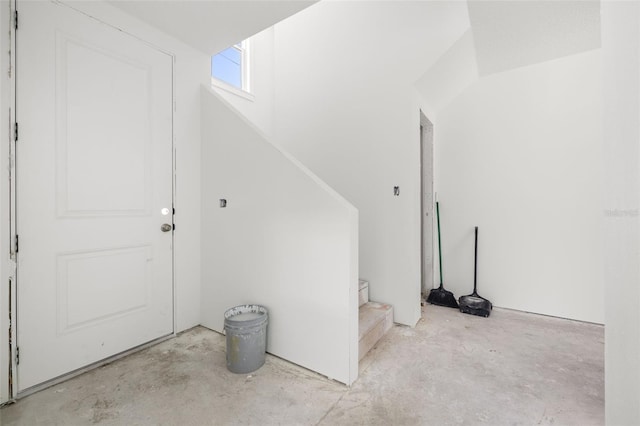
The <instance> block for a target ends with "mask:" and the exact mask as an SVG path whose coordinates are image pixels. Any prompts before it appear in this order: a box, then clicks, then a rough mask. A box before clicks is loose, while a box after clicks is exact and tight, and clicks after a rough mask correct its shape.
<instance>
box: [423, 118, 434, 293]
mask: <svg viewBox="0 0 640 426" xmlns="http://www.w3.org/2000/svg"><path fill="white" fill-rule="evenodd" d="M433 198H434V196H433V123H432V122H431V121H430V120H429V119H428V118H427V117H426V116H425V115H424V113H423V112H422V111H420V228H421V232H420V235H421V238H420V240H421V243H420V249H421V250H420V251H421V268H420V269H421V274H420V275H421V291H422V294H423V296H424V295H426V294H428V293H429V291H430V290H431V289H432V288H433V274H434V268H433V237H434V235H433V234H434V233H433Z"/></svg>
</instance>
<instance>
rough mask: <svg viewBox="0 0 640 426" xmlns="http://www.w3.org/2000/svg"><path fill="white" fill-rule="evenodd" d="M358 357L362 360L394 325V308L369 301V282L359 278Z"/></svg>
mask: <svg viewBox="0 0 640 426" xmlns="http://www.w3.org/2000/svg"><path fill="white" fill-rule="evenodd" d="M358 301H359V305H360V307H359V323H358V339H359V345H358V359H359V360H361V359H362V358H364V356H365V355H366V354H367V353H368V352H369V351H370V350H371V348H373V347H374V346H375V345H376V343H378V341H379V340H380V339H381V338H382V336H384V335H385V334H386V333H387V331H389V329H390V328H391V326H393V308H392V307H391V305H387V304H386V303H378V302H370V301H369V282H367V281H365V280H359V291H358Z"/></svg>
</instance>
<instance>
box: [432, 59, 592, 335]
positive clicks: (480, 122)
mask: <svg viewBox="0 0 640 426" xmlns="http://www.w3.org/2000/svg"><path fill="white" fill-rule="evenodd" d="M601 63H602V61H601V52H600V50H594V51H590V52H587V53H583V54H578V55H573V56H568V57H565V58H562V59H557V60H553V61H548V62H544V63H541V64H537V65H532V66H528V67H523V68H519V69H515V70H512V71H508V72H503V73H498V74H493V75H491V76H487V77H484V78H481V79H480V80H478V81H476V83H475V84H473V85H472V86H470V87H469V88H468V89H467V90H466V91H464V93H462V94H461V95H460V96H458V97H457V98H456V99H455V100H454V101H453V102H452V103H451V104H450V105H449V106H448V107H446V108H445V109H443V110H441V111H440V112H439V113H438V117H437V121H436V123H435V150H436V161H435V163H436V169H437V170H436V191H437V194H438V199H439V201H440V213H441V226H442V246H443V271H444V282H445V287H447V288H448V289H449V290H451V291H453V292H454V293H455V294H456V296H461V295H463V294H469V293H471V291H472V288H473V227H474V226H476V225H477V226H479V235H480V237H479V249H478V250H479V266H478V287H479V293H480V294H481V295H483V296H484V297H486V298H488V299H490V300H491V301H492V302H493V303H494V305H495V306H501V307H508V308H512V309H518V310H523V311H530V312H536V313H542V314H547V315H554V316H559V317H565V318H574V319H579V320H585V321H592V322H596V323H602V322H603V321H604V304H603V302H602V298H603V296H604V289H603V284H602V262H601V258H602V255H603V248H602V245H603V232H602V223H601V215H602V214H601V199H602V165H601V160H600V156H601V150H602V99H601V98H602V94H601V91H602V84H601Z"/></svg>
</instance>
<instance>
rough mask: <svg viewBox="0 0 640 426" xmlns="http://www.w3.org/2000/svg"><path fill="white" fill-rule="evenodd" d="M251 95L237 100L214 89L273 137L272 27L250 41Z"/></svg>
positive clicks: (225, 92)
mask: <svg viewBox="0 0 640 426" xmlns="http://www.w3.org/2000/svg"><path fill="white" fill-rule="evenodd" d="M249 62H250V68H251V70H250V74H251V94H250V96H248V97H242V96H238V95H236V94H235V93H233V92H230V91H227V90H224V89H221V88H218V87H214V90H215V91H216V92H217V93H218V94H219V95H220V96H221V97H222V98H224V99H225V100H226V101H227V102H229V103H230V104H231V105H233V107H234V108H236V109H238V110H239V111H242V113H243V114H244V115H245V116H246V117H247V118H248V119H249V120H251V122H252V123H253V124H255V125H256V126H258V128H259V129H260V130H261V131H262V132H263V133H264V134H266V135H268V136H271V135H273V108H274V105H273V103H274V89H275V87H274V83H275V80H274V78H275V63H274V62H275V46H274V30H273V27H271V28H268V29H266V30H264V31H262V32H259V33H258V34H256V35H254V36H252V37H251V49H250V61H249Z"/></svg>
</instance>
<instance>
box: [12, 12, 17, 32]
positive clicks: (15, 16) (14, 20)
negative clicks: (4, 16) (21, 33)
mask: <svg viewBox="0 0 640 426" xmlns="http://www.w3.org/2000/svg"><path fill="white" fill-rule="evenodd" d="M13 26H14V28H15V29H16V30H17V29H18V11H17V10H16V11H14V12H13Z"/></svg>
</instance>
